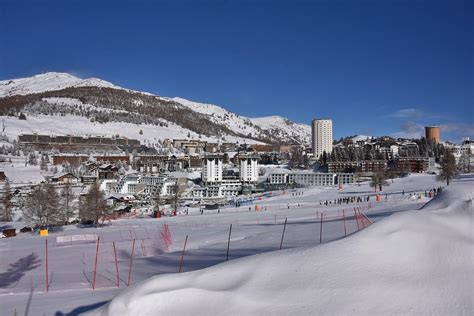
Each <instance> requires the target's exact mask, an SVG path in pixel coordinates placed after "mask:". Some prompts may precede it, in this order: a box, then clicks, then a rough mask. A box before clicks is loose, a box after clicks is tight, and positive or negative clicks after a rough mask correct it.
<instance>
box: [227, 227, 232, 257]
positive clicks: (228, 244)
mask: <svg viewBox="0 0 474 316" xmlns="http://www.w3.org/2000/svg"><path fill="white" fill-rule="evenodd" d="M230 234H232V224H230V227H229V239H228V240H227V257H226V261H229V248H230Z"/></svg>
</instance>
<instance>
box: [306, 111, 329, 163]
mask: <svg viewBox="0 0 474 316" xmlns="http://www.w3.org/2000/svg"><path fill="white" fill-rule="evenodd" d="M311 128H312V144H313V155H314V157H315V158H319V157H320V156H321V155H322V154H323V153H324V152H326V153H327V154H328V155H329V154H330V153H331V152H332V142H333V139H332V120H328V119H315V120H313V122H312V124H311Z"/></svg>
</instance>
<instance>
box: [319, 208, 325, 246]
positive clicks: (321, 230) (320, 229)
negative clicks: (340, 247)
mask: <svg viewBox="0 0 474 316" xmlns="http://www.w3.org/2000/svg"><path fill="white" fill-rule="evenodd" d="M323 214H324V213H323V212H321V225H320V228H319V243H322V242H323Z"/></svg>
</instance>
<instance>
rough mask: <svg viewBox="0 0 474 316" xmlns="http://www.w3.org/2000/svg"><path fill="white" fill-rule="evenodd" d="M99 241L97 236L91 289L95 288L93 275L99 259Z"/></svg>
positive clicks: (95, 272)
mask: <svg viewBox="0 0 474 316" xmlns="http://www.w3.org/2000/svg"><path fill="white" fill-rule="evenodd" d="M99 243H100V237H97V247H96V250H95V263H94V278H93V280H92V289H93V290H95V276H96V274H97V261H98V260H99Z"/></svg>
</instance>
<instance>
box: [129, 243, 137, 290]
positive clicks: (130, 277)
mask: <svg viewBox="0 0 474 316" xmlns="http://www.w3.org/2000/svg"><path fill="white" fill-rule="evenodd" d="M134 252H135V239H134V240H133V242H132V253H131V255H130V267H129V268H128V283H127V286H130V284H131V283H130V282H131V281H132V264H133V253H134Z"/></svg>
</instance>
